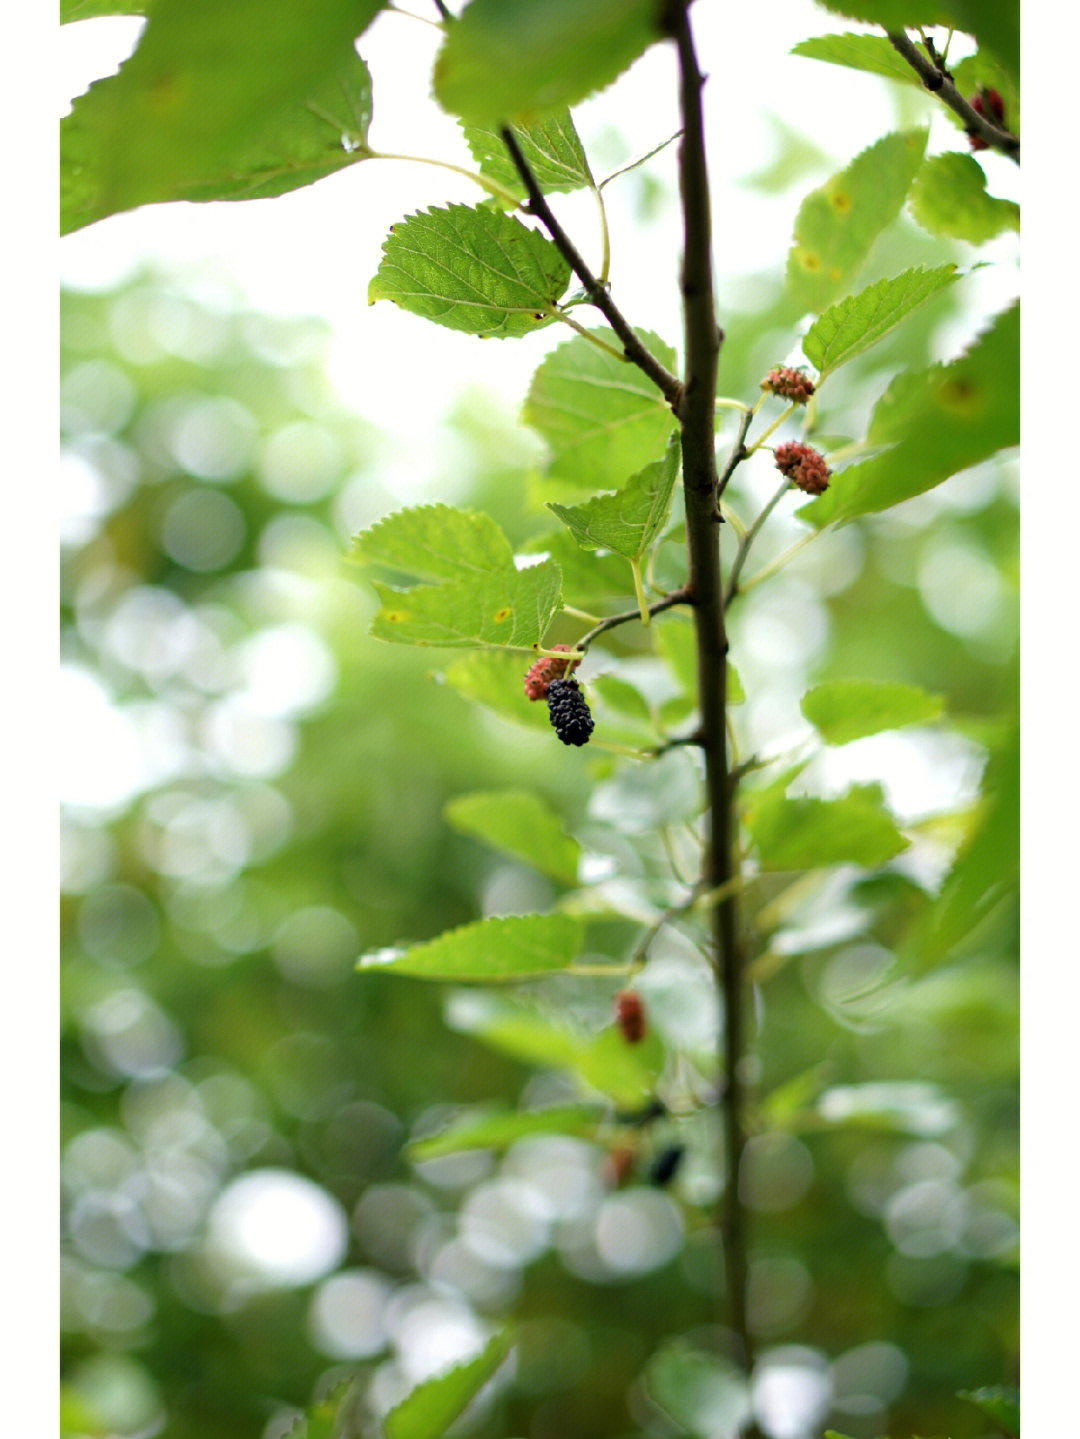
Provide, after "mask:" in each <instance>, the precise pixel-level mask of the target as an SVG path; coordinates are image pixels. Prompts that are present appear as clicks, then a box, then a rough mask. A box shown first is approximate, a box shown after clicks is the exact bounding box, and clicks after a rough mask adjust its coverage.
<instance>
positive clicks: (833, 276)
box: [829, 265, 844, 283]
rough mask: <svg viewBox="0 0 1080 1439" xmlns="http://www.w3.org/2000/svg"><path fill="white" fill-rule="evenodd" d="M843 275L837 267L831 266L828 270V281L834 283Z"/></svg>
mask: <svg viewBox="0 0 1080 1439" xmlns="http://www.w3.org/2000/svg"><path fill="white" fill-rule="evenodd" d="M843 273H844V272H843V270H841V268H840V266H839V265H833V266H832V267H831V268H830V270H829V279H830V280H832V281H833V282H834V283H836V282H838V281H839V280H840V279H841V277H842V276H843Z"/></svg>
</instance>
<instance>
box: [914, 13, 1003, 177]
mask: <svg viewBox="0 0 1080 1439" xmlns="http://www.w3.org/2000/svg"><path fill="white" fill-rule="evenodd" d="M886 34H887V35H888V37H889V43H890V44H891V45H892V47H893V49H894V50H895V51H896V53H897V54H898V55H902V56H903V57H904V59H905V60H906V61H907V62H908V64H909V65H910V66H911V68H912V69H913V70H914V71H915V72H916V74H917V75H918V76H919V79H920V80H921V81H922V82H923V84H924V85H925V86H926V88H927V89H928V90H930V91H931V92H932V93H933V94H935V95H937V96H938V97H939V98H940V100H941V103H942V104H943V105H947V106H948V107H949V109H950V110H952V112H953V113H954V114H955V115H959V117H960V119H961V120H962V121H963V122H964V129H965V130H967V131H968V133H969V134H972V135H978V137H979V139H980V140H985V142H986V144H987V145H989V146H990V147H991V149H994V150H999V151H1000V152H1001V153H1002V154H1003V155H1008V157H1009V159H1010V160H1014V161H1015V162H1016V163H1017V164H1018V165H1019V163H1020V139H1019V136H1017V135H1014V134H1013V133H1012V131H1011V130H1005V129H1003V128H1002V127H1001V126H1000V125H995V124H994V123H993V121H991V120H988V119H987V118H986V116H985V115H980V114H979V112H978V110H976V109H975V108H974V106H973V105H971V103H970V102H969V101H968V100H965V99H964V97H963V95H961V94H960V91H959V90H958V89H957V88H956V86H955V85H954V84H953V80H952V77H951V76H950V75H949V74H948V72H947V71H946V70H945V69H944V67H943V66H942V65H940V64H937V65H935V64H934V62H933V61H932V60H930V59H929V58H928V57H927V56H926V55H924V54H923V53H922V51H921V50H920V49H919V48H918V46H916V45H914V44H913V43H912V42H911V41H910V40H909V39H908V37H907V36H906V35H905V34H904V33H903V32H902V31H898V30H888V31H886Z"/></svg>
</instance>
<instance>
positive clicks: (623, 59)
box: [435, 0, 661, 125]
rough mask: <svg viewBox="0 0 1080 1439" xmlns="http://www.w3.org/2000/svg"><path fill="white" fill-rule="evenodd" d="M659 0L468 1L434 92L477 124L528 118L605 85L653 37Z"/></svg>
mask: <svg viewBox="0 0 1080 1439" xmlns="http://www.w3.org/2000/svg"><path fill="white" fill-rule="evenodd" d="M658 10H659V6H658V4H657V0H622V3H621V4H619V5H596V4H587V5H583V4H582V3H581V0H471V3H470V4H468V5H466V7H465V9H464V10H463V11H462V12H461V15H460V17H459V18H458V19H457V20H456V21H455V23H454V24H453V25H450V26H448V27H447V35H446V41H445V44H444V45H443V48H442V50H441V51H440V52H439V55H438V58H437V60H436V61H435V98H436V99H437V100H438V102H439V104H440V105H442V106H443V108H444V109H446V110H449V111H450V112H451V114H454V115H460V116H461V117H462V119H464V120H468V121H469V122H470V124H474V125H498V124H501V123H502V122H504V121H507V120H512V121H517V120H525V121H527V122H531V121H532V120H534V119H535V118H536V117H537V116H540V115H544V114H547V113H549V112H550V111H552V110H557V109H559V108H560V107H562V106H565V105H575V104H577V102H578V101H579V100H584V98H585V97H586V95H590V94H592V93H593V91H595V90H599V89H602V88H603V86H605V85H607V84H609V83H610V82H611V81H612V80H614V79H615V77H616V76H617V75H619V74H621V72H622V71H623V70H625V69H626V67H627V66H628V65H629V64H630V62H631V61H632V60H635V59H636V58H637V57H638V56H639V55H640V54H641V52H642V51H643V50H644V49H646V48H647V47H648V46H649V45H651V44H652V43H653V41H655V40H659V39H661V29H660V25H659V19H658Z"/></svg>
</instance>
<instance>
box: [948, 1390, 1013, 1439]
mask: <svg viewBox="0 0 1080 1439" xmlns="http://www.w3.org/2000/svg"><path fill="white" fill-rule="evenodd" d="M956 1397H957V1398H958V1399H967V1400H968V1401H969V1402H970V1403H972V1404H977V1405H978V1406H979V1408H980V1409H981V1410H982V1411H983V1413H984V1414H985V1415H987V1417H988V1418H990V1419H992V1420H993V1421H994V1423H995V1424H997V1425H999V1426H1000V1427H1001V1428H1002V1429H1004V1430H1005V1432H1006V1434H1015V1435H1018V1434H1019V1433H1020V1395H1019V1393H1018V1392H1017V1391H1016V1390H1015V1389H1006V1388H985V1389H975V1390H971V1389H961V1390H960V1391H959V1392H958V1394H957V1396H956Z"/></svg>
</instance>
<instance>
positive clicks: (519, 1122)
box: [406, 1104, 605, 1163]
mask: <svg viewBox="0 0 1080 1439" xmlns="http://www.w3.org/2000/svg"><path fill="white" fill-rule="evenodd" d="M604 1115H605V1110H604V1109H603V1108H602V1107H601V1106H600V1105H597V1104H560V1105H555V1106H552V1107H551V1108H550V1109H537V1110H528V1111H526V1112H524V1113H522V1112H520V1111H518V1110H513V1109H510V1110H496V1111H494V1112H490V1113H487V1114H470V1115H466V1116H464V1117H462V1118H461V1119H458V1120H456V1121H455V1122H454V1123H453V1124H452V1125H451V1126H450V1127H449V1128H448V1129H443V1130H440V1131H439V1133H438V1134H432V1135H429V1136H428V1137H427V1138H426V1139H418V1140H416V1141H414V1142H413V1143H412V1144H410V1145H409V1146H408V1147H407V1150H406V1153H407V1154H408V1157H409V1158H410V1159H411V1160H413V1161H415V1162H416V1163H422V1162H423V1161H424V1160H425V1159H438V1158H441V1156H442V1155H444V1154H460V1153H461V1152H462V1151H463V1150H466V1149H496V1150H503V1149H509V1148H510V1146H511V1145H512V1144H516V1143H517V1141H518V1140H519V1139H527V1138H529V1137H530V1136H531V1135H534V1134H572V1135H576V1136H579V1137H581V1138H588V1137H589V1136H591V1135H593V1134H595V1132H596V1128H597V1126H598V1125H599V1124H600V1122H601V1121H602V1120H603V1118H604Z"/></svg>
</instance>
